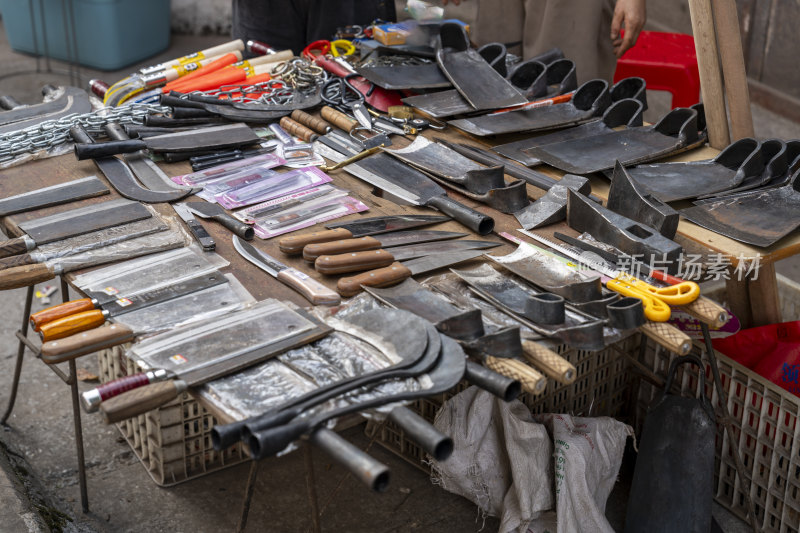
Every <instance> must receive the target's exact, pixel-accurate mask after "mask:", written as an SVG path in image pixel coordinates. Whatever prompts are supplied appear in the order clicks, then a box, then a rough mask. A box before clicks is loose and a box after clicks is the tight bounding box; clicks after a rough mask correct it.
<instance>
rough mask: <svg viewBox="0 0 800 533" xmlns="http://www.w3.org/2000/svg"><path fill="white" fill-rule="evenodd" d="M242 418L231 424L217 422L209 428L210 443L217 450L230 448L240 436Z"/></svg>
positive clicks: (242, 424) (242, 423)
mask: <svg viewBox="0 0 800 533" xmlns="http://www.w3.org/2000/svg"><path fill="white" fill-rule="evenodd" d="M244 423H245V421H244V420H240V421H238V422H233V423H231V424H217V425H216V426H214V427H213V428H211V444H213V445H214V449H215V450H217V451H218V452H221V451H222V450H225V449H227V448H230V447H231V446H233V445H234V444H236V443H237V442H239V441H240V440H241V438H242V428H243V427H244Z"/></svg>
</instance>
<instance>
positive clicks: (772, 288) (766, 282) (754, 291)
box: [747, 263, 783, 327]
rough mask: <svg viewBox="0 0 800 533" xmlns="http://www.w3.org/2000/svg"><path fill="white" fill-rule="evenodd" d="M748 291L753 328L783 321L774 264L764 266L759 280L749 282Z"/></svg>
mask: <svg viewBox="0 0 800 533" xmlns="http://www.w3.org/2000/svg"><path fill="white" fill-rule="evenodd" d="M747 289H748V292H749V293H750V315H751V317H752V324H751V327H754V326H765V325H767V324H777V323H778V322H782V321H783V319H782V317H781V304H780V300H779V299H778V278H777V276H776V273H775V264H774V263H769V264H766V265H763V266H762V267H761V268H760V269H759V271H758V279H755V280H748V281H747Z"/></svg>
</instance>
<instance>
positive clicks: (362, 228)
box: [278, 215, 450, 255]
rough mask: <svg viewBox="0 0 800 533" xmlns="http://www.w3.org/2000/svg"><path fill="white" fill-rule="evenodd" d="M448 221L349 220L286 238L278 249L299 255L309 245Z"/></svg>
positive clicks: (427, 217)
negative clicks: (320, 229)
mask: <svg viewBox="0 0 800 533" xmlns="http://www.w3.org/2000/svg"><path fill="white" fill-rule="evenodd" d="M448 220H450V217H443V216H439V215H390V216H384V217H371V218H362V219H358V220H348V221H346V222H338V223H335V224H327V225H326V226H325V227H326V228H328V229H327V231H315V232H312V233H302V234H300V235H294V236H291V237H284V238H283V239H281V240H280V241H278V248H280V250H281V252H283V253H285V254H289V255H291V254H299V253H300V252H302V251H303V248H304V247H305V246H306V245H307V244H314V243H318V242H328V241H339V240H342V239H356V238H358V237H365V236H367V235H379V234H381V233H389V232H392V231H398V230H403V229H409V228H417V227H420V226H429V225H431V224H438V223H440V222H446V221H448Z"/></svg>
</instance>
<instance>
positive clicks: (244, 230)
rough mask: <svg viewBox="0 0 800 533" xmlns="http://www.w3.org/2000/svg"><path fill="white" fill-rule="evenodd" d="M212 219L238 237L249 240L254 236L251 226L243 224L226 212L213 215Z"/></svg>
mask: <svg viewBox="0 0 800 533" xmlns="http://www.w3.org/2000/svg"><path fill="white" fill-rule="evenodd" d="M214 220H216V221H217V222H219V223H220V224H222V225H223V226H225V227H226V228H228V229H229V230H230V231H232V232H233V233H234V234H235V235H238V236H239V237H241V238H242V239H244V240H246V241H251V240H253V237H255V236H256V233H255V230H254V229H253V226H251V225H249V224H245V223H244V222H242V221H241V220H238V219H236V218H233V217H232V216H230V215H228V214H224V213H223V214H221V215H216V216H214Z"/></svg>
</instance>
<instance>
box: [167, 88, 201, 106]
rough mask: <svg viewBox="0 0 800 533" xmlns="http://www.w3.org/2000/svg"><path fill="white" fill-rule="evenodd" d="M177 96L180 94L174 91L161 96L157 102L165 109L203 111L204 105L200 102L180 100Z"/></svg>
mask: <svg viewBox="0 0 800 533" xmlns="http://www.w3.org/2000/svg"><path fill="white" fill-rule="evenodd" d="M178 94H180V93H176V92H174V91H172V92H170V94H162V95H161V97H160V98H159V102H160V103H161V105H165V106H167V107H192V108H194V109H202V110H205V108H206V107H205V104H203V103H202V102H195V101H193V100H188V99H186V98H181V97H180V96H178Z"/></svg>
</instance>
